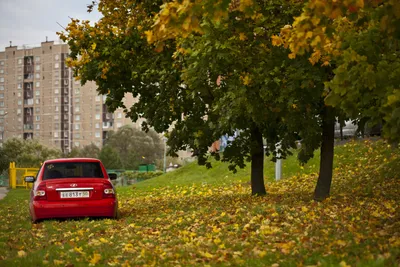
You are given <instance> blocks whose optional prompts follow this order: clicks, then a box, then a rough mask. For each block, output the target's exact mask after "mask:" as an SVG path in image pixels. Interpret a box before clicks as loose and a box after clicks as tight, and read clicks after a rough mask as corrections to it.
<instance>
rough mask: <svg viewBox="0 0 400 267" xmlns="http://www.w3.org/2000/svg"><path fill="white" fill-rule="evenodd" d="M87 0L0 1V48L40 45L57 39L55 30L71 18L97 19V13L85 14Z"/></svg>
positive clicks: (89, 1)
mask: <svg viewBox="0 0 400 267" xmlns="http://www.w3.org/2000/svg"><path fill="white" fill-rule="evenodd" d="M89 3H91V0H0V51H4V50H5V47H6V46H9V45H10V41H12V44H13V46H14V45H17V46H22V45H40V43H41V42H44V41H46V36H48V40H49V41H57V40H59V38H58V36H57V34H56V32H57V31H62V30H63V29H62V28H61V27H60V26H59V25H58V24H57V22H58V23H60V24H61V25H63V26H64V27H65V26H66V25H67V24H68V23H69V21H70V19H69V17H71V18H78V19H88V20H90V21H97V20H98V19H99V18H100V14H99V13H98V12H97V11H95V12H92V13H90V14H89V13H87V12H86V10H87V8H86V6H87V4H89Z"/></svg>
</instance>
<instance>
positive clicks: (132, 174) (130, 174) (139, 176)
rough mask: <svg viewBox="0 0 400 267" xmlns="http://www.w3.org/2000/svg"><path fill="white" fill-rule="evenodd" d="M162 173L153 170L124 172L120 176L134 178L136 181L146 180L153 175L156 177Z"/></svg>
mask: <svg viewBox="0 0 400 267" xmlns="http://www.w3.org/2000/svg"><path fill="white" fill-rule="evenodd" d="M161 174H163V172H162V171H154V172H124V173H122V174H121V176H124V177H125V178H126V179H136V180H138V181H143V180H148V179H150V178H153V177H157V176H160V175H161Z"/></svg>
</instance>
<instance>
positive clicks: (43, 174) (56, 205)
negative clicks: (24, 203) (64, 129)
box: [25, 158, 118, 222]
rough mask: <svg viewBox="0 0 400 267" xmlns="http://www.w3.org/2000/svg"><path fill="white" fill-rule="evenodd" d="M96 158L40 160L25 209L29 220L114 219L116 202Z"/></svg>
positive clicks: (109, 176)
mask: <svg viewBox="0 0 400 267" xmlns="http://www.w3.org/2000/svg"><path fill="white" fill-rule="evenodd" d="M116 178H117V175H116V174H112V173H110V174H107V172H106V169H105V168H104V166H103V164H102V163H101V161H100V160H98V159H89V158H70V159H54V160H48V161H46V162H44V163H43V165H42V167H41V168H40V170H39V172H38V174H37V176H36V179H35V177H33V176H28V177H25V181H26V182H28V183H34V185H33V187H32V191H31V199H30V203H29V210H30V214H31V218H32V221H33V222H36V221H38V220H41V219H47V218H71V217H109V218H116V217H117V213H118V201H117V197H116V192H115V188H114V186H113V184H112V183H111V180H115V179H116Z"/></svg>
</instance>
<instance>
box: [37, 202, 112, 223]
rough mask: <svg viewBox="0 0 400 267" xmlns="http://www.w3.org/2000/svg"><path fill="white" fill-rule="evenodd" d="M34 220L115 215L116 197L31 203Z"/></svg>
mask: <svg viewBox="0 0 400 267" xmlns="http://www.w3.org/2000/svg"><path fill="white" fill-rule="evenodd" d="M30 209H31V215H32V219H33V220H38V219H47V218H71V217H115V216H116V214H117V209H118V202H117V200H116V199H101V200H91V201H88V200H86V201H75V202H73V203H68V202H51V201H46V200H40V201H33V202H32V203H31V207H30Z"/></svg>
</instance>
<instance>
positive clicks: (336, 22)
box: [276, 0, 400, 142]
mask: <svg viewBox="0 0 400 267" xmlns="http://www.w3.org/2000/svg"><path fill="white" fill-rule="evenodd" d="M304 36H307V37H308V38H304ZM276 40H277V43H281V44H283V45H285V46H286V47H288V48H290V50H291V51H292V54H291V55H292V57H295V56H296V55H302V54H304V53H306V52H308V51H312V54H311V55H312V56H311V57H310V62H312V63H313V64H316V63H318V62H321V63H323V64H333V65H334V66H335V69H334V77H333V79H331V80H330V81H328V82H327V83H326V86H327V88H328V89H329V94H328V96H327V98H326V103H327V104H329V105H332V106H336V107H340V108H341V109H342V110H344V111H345V112H346V114H347V115H348V116H351V117H358V116H360V115H361V116H362V117H363V119H361V120H360V122H361V123H362V124H363V125H364V124H365V123H368V121H369V123H370V124H372V125H374V124H383V131H384V136H385V137H386V138H388V139H389V140H391V141H394V142H399V141H400V135H399V132H400V90H399V84H400V53H399V48H400V2H399V1H393V0H376V1H365V0H346V1H344V0H338V1H336V0H335V1H334V0H327V1H325V0H323V1H322V0H318V1H309V2H306V3H305V4H304V9H303V12H302V14H301V15H300V16H298V17H296V18H295V22H294V23H293V24H292V26H286V27H285V28H283V29H282V31H281V35H280V37H276ZM363 125H361V126H363Z"/></svg>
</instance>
